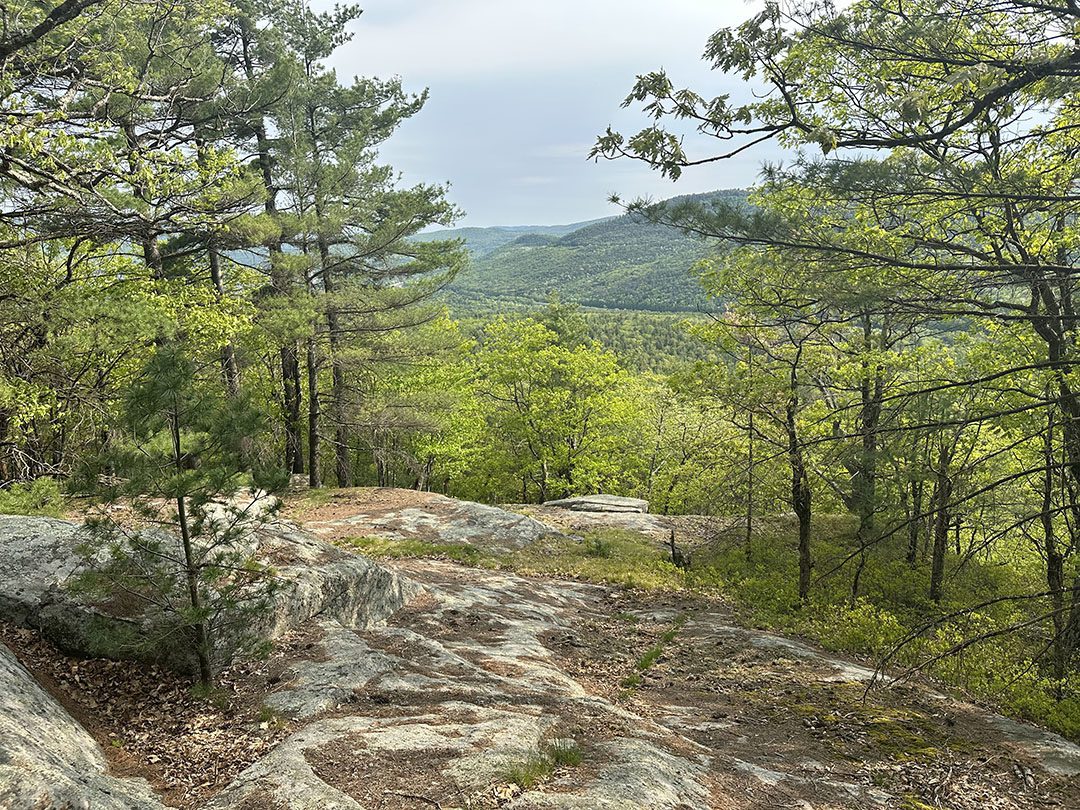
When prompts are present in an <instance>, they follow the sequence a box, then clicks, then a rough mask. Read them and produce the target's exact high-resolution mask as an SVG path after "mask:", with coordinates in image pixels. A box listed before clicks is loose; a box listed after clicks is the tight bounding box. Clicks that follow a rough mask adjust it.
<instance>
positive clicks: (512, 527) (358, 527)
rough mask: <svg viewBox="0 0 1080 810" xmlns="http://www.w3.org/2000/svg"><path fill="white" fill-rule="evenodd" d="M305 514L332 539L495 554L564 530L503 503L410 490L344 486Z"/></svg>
mask: <svg viewBox="0 0 1080 810" xmlns="http://www.w3.org/2000/svg"><path fill="white" fill-rule="evenodd" d="M305 518H306V519H305V520H304V527H305V528H307V529H309V530H311V531H312V532H315V533H316V534H318V535H320V536H322V537H326V538H334V539H344V538H348V537H385V538H389V539H391V540H422V541H424V542H427V543H435V544H441V545H453V546H470V547H472V548H475V549H477V550H479V551H484V552H489V553H495V554H504V553H508V552H512V551H517V550H518V549H522V548H525V547H526V546H530V545H532V544H533V543H536V542H537V541H538V540H541V539H543V538H545V537H551V536H552V535H558V534H559V532H558V531H557V530H556V529H553V528H552V527H551V526H548V525H547V524H545V523H541V522H540V521H538V520H535V519H534V518H531V517H527V516H525V515H520V514H517V513H515V512H508V511H507V510H505V509H500V508H498V507H497V506H486V505H485V504H481V503H473V502H471V501H459V500H456V499H454V498H447V497H446V496H444V495H438V494H436V493H434V492H416V491H414V490H408V489H392V488H382V489H352V490H341V491H340V492H337V493H334V494H333V495H332V496H331V497H330V499H329V500H328V501H327V502H326V503H324V504H319V505H318V506H314V507H310V508H309V509H308V510H307V514H306V515H305Z"/></svg>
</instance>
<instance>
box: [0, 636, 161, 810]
mask: <svg viewBox="0 0 1080 810" xmlns="http://www.w3.org/2000/svg"><path fill="white" fill-rule="evenodd" d="M0 807H4V808H8V809H9V810H48V809H49V808H64V809H65V810H75V809H76V808H79V810H82V808H86V810H157V808H163V807H164V805H162V804H161V802H159V801H158V800H157V798H156V797H155V796H154V794H153V792H152V791H151V790H150V788H149V786H148V785H147V784H146V782H144V781H143V780H141V779H119V778H116V777H113V776H110V775H109V774H108V773H107V771H106V764H105V757H104V756H103V754H102V752H101V749H100V748H99V747H98V745H97V743H96V742H95V741H94V738H93V737H91V736H90V735H89V734H88V733H87V732H86V730H85V729H84V728H83V727H82V726H80V725H79V724H78V723H76V722H75V721H74V720H73V719H72V718H71V717H70V716H69V715H68V714H67V712H65V711H64V709H63V708H62V707H61V706H60V704H58V703H57V702H56V701H55V700H53V698H52V697H51V696H50V695H49V694H48V693H47V692H45V690H44V689H42V688H41V687H40V686H38V685H37V683H35V682H34V680H33V678H32V677H31V675H30V673H29V672H27V671H26V670H25V669H24V668H23V666H22V664H20V663H19V662H18V661H17V660H16V659H15V656H14V655H12V654H11V651H10V650H8V648H7V647H5V646H4V645H2V644H0Z"/></svg>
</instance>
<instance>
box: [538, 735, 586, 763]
mask: <svg viewBox="0 0 1080 810" xmlns="http://www.w3.org/2000/svg"><path fill="white" fill-rule="evenodd" d="M546 752H547V755H548V756H549V757H550V758H551V761H552V763H554V765H555V767H556V768H576V767H577V766H578V765H580V764H581V761H582V759H584V756H585V755H584V754H583V753H582V751H581V748H579V747H578V744H577V743H576V742H574V741H573V740H553V741H552V742H551V743H550V744H549V745H548V746H547V749H546Z"/></svg>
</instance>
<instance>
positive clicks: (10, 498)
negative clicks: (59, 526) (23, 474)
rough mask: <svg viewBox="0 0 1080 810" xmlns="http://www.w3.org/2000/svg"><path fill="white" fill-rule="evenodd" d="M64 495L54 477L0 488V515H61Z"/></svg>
mask: <svg viewBox="0 0 1080 810" xmlns="http://www.w3.org/2000/svg"><path fill="white" fill-rule="evenodd" d="M63 513H64V496H63V495H62V494H61V492H60V485H59V484H57V483H56V479H55V478H38V479H35V480H34V481H29V482H26V483H20V484H12V485H11V486H10V487H8V488H7V489H0V515H44V516H46V517H61V516H62V515H63Z"/></svg>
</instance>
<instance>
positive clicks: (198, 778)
mask: <svg viewBox="0 0 1080 810" xmlns="http://www.w3.org/2000/svg"><path fill="white" fill-rule="evenodd" d="M0 641H2V642H3V643H4V644H6V645H7V646H8V647H9V648H11V650H12V652H14V653H15V655H16V657H17V658H18V659H19V660H20V661H21V662H22V664H23V665H24V666H25V667H26V668H27V669H28V670H30V671H31V672H32V673H33V674H34V675H35V677H36V678H37V680H38V682H39V683H41V684H42V686H44V687H45V688H46V689H47V690H48V691H49V692H51V693H52V694H53V695H54V696H55V697H56V698H57V699H58V700H59V701H60V702H61V703H62V704H63V705H64V706H65V708H67V710H68V711H69V712H70V713H71V714H72V715H73V716H74V717H75V718H76V719H77V720H78V721H79V722H80V723H81V724H82V725H83V726H84V727H85V728H86V729H87V731H89V732H90V733H91V734H92V735H93V736H94V737H95V738H96V739H97V740H98V742H99V743H100V744H101V746H102V748H103V749H104V750H105V753H106V756H107V757H108V759H109V762H110V765H111V766H112V768H113V771H114V772H116V773H117V774H118V775H123V776H141V777H144V778H145V779H147V780H148V781H149V782H150V783H151V784H152V785H154V787H155V788H157V789H158V790H159V791H160V792H161V793H162V796H163V801H164V802H165V803H166V804H169V805H171V806H174V807H180V808H189V807H195V806H197V805H199V804H201V803H202V802H204V801H206V800H207V799H208V798H209V797H210V796H212V795H213V794H215V793H217V792H218V791H219V790H221V789H222V788H224V787H225V786H226V785H227V784H228V783H229V782H231V781H232V780H233V779H234V778H235V777H236V775H237V774H239V773H240V771H242V770H243V769H244V768H246V767H247V766H248V765H250V764H251V763H252V762H254V761H255V760H256V759H258V758H259V757H262V756H264V755H265V754H266V753H267V752H268V751H270V750H271V749H272V748H273V747H274V746H275V745H277V743H278V742H280V741H281V740H282V739H283V738H284V737H285V736H286V735H287V734H288V733H289V732H290V730H291V727H290V724H288V723H286V722H284V721H282V720H281V719H279V718H275V717H272V716H269V715H267V713H266V712H265V711H264V710H263V704H262V698H263V696H264V695H265V694H266V691H267V687H268V684H269V682H270V678H269V674H268V666H269V664H268V662H251V663H245V664H243V665H238V666H236V667H233V668H231V669H227V670H225V671H223V672H222V673H221V675H220V677H219V682H218V685H217V689H216V690H215V692H214V694H213V695H212V696H211V697H210V698H201V697H195V695H194V694H193V693H192V682H191V681H190V680H189V679H186V678H183V677H181V676H178V675H176V674H175V673H172V672H169V671H168V670H165V669H162V668H161V667H157V666H152V665H147V664H138V663H133V662H130V661H108V660H105V659H97V658H91V659H80V658H74V657H72V656H68V655H65V654H64V653H62V652H61V651H60V650H58V649H57V648H56V647H54V646H53V645H52V644H50V643H48V642H47V641H44V640H43V639H41V637H40V636H38V635H37V634H36V633H34V632H33V631H30V630H26V629H23V628H18V627H14V626H12V625H8V624H3V623H0Z"/></svg>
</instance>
